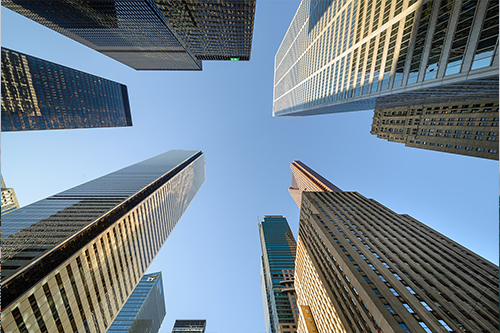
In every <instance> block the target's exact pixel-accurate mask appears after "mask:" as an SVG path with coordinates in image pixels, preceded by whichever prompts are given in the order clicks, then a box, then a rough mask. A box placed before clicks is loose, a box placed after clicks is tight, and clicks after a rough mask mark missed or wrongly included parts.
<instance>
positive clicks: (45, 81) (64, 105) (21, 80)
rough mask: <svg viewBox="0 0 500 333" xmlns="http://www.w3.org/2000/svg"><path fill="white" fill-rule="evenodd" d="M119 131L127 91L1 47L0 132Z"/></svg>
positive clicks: (126, 114) (125, 116)
mask: <svg viewBox="0 0 500 333" xmlns="http://www.w3.org/2000/svg"><path fill="white" fill-rule="evenodd" d="M119 126H132V118H131V115H130V105H129V100H128V93H127V87H126V86H125V85H123V84H120V83H117V82H113V81H110V80H106V79H103V78H101V77H98V76H94V75H90V74H87V73H84V72H80V71H77V70H75V69H72V68H69V67H65V66H62V65H58V64H55V63H52V62H49V61H46V60H42V59H39V58H35V57H32V56H29V55H26V54H23V53H20V52H16V51H12V50H9V49H6V48H3V47H2V132H7V131H27V130H45V129H67V128H93V127H119Z"/></svg>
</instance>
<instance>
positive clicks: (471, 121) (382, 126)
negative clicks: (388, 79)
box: [370, 98, 498, 160]
mask: <svg viewBox="0 0 500 333" xmlns="http://www.w3.org/2000/svg"><path fill="white" fill-rule="evenodd" d="M370 133H371V134H373V135H376V136H377V137H378V138H380V139H385V140H388V141H391V142H399V143H404V144H405V146H408V147H415V148H423V149H430V150H436V151H442V152H447V153H454V154H461V155H467V156H474V157H481V158H487V159H492V160H498V98H496V99H489V100H477V101H465V102H454V103H451V104H450V103H439V104H422V105H417V106H413V107H396V108H390V109H377V110H375V113H374V116H373V124H372V130H371V132H370Z"/></svg>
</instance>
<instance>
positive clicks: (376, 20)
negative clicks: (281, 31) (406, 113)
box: [273, 0, 499, 116]
mask: <svg viewBox="0 0 500 333" xmlns="http://www.w3.org/2000/svg"><path fill="white" fill-rule="evenodd" d="M498 8H499V7H498V0H489V1H488V0H485V1H473V0H423V1H419V0H407V1H404V0H397V1H389V0H376V1H363V0H347V1H329V2H328V1H327V2H325V1H313V0H303V1H302V2H301V3H300V5H299V8H298V10H297V12H296V14H295V17H294V18H293V21H292V23H291V25H290V27H289V29H288V31H287V33H286V35H285V37H284V38H283V41H282V43H281V45H280V47H279V49H278V51H277V53H276V56H275V72H274V99H273V100H274V103H273V115H274V116H285V115H287V116H305V115H315V114H325V113H336V112H347V111H359V110H372V109H375V108H379V109H385V108H390V107H400V106H411V105H417V104H422V103H424V104H432V103H441V102H453V101H454V100H457V98H464V99H467V100H474V99H486V98H498V87H499V86H498V47H497V46H496V45H497V44H498V42H497V41H498Z"/></svg>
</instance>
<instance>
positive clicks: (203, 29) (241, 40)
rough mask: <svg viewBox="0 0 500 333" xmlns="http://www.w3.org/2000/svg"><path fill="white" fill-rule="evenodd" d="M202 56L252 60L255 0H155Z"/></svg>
mask: <svg viewBox="0 0 500 333" xmlns="http://www.w3.org/2000/svg"><path fill="white" fill-rule="evenodd" d="M154 2H155V3H156V5H157V6H158V8H159V9H160V10H161V12H162V13H163V15H165V18H166V19H167V21H168V22H169V23H170V24H171V25H172V27H173V28H174V30H175V31H176V32H177V33H178V34H179V35H180V36H181V38H182V40H183V41H185V42H186V44H187V45H188V47H189V49H190V50H191V51H192V52H193V54H194V55H195V57H196V58H197V59H199V60H233V61H235V60H250V53H251V49H252V35H253V21H254V16H255V0H231V1H228V0H222V1H221V0H219V1H214V0H208V1H207V0H190V1H182V2H179V1H178V0H154Z"/></svg>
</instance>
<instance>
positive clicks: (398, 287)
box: [295, 192, 499, 333]
mask: <svg viewBox="0 0 500 333" xmlns="http://www.w3.org/2000/svg"><path fill="white" fill-rule="evenodd" d="M302 200H303V202H302V208H301V212H300V226H299V242H298V250H297V262H296V271H295V285H296V289H297V296H298V301H299V305H300V308H301V310H302V309H304V308H306V309H308V310H309V313H306V314H302V316H301V318H305V317H306V315H309V316H311V317H312V318H313V320H314V324H315V325H316V327H317V331H318V332H332V331H335V332H362V331H364V332H398V333H408V332H428V333H433V332H474V333H476V332H496V331H498V329H499V319H498V318H499V312H498V297H499V291H498V266H496V265H495V264H493V263H491V262H490V261H488V260H486V259H484V258H482V257H481V256H479V255H477V254H476V253H474V252H472V251H470V250H468V249H467V248H465V247H463V246H461V245H460V244H458V243H456V242H454V241H453V240H451V239H450V238H448V237H446V236H444V235H442V234H440V233H439V232H437V231H435V230H433V229H432V228H430V227H428V226H426V225H425V224H423V223H421V222H419V221H417V220H415V219H414V218H412V217H411V216H408V215H401V214H397V213H395V212H393V211H391V210H390V209H388V208H387V207H385V206H383V205H381V204H380V203H378V202H376V201H375V200H373V199H367V198H365V197H364V196H362V195H361V194H359V193H357V192H306V193H304V194H303V199H302ZM299 327H300V328H301V329H303V330H301V331H300V332H313V331H311V330H309V329H308V328H307V327H306V325H305V324H304V323H300V324H299ZM304 328H306V329H304Z"/></svg>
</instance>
